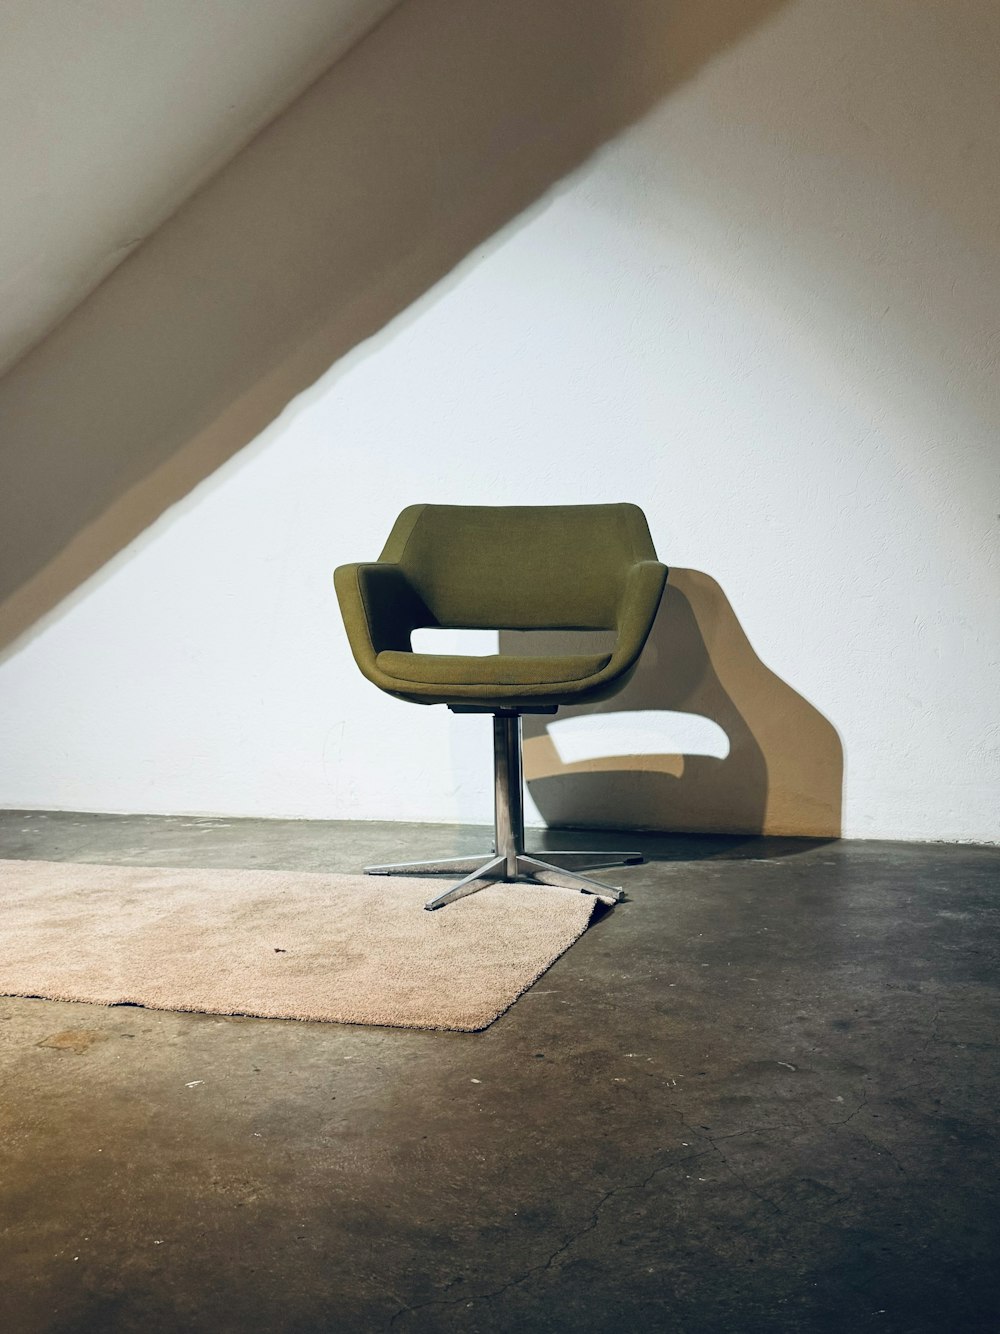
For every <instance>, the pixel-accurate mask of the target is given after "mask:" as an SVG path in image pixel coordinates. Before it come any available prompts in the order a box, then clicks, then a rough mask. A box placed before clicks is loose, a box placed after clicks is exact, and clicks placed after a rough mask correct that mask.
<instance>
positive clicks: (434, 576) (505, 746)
mask: <svg viewBox="0 0 1000 1334" xmlns="http://www.w3.org/2000/svg"><path fill="white" fill-rule="evenodd" d="M666 577H667V570H666V567H665V566H664V565H661V564H660V563H659V562H658V561H657V559H656V552H655V551H654V549H653V543H652V539H651V538H650V535H649V528H648V526H647V524H646V519H645V516H644V515H643V513H642V511H641V510H640V509H639V508H638V507H637V506H635V505H624V504H623V505H512V506H485V505H411V506H409V507H408V508H407V509H405V510H404V511H403V512H402V514H401V515H400V516H399V518H398V519H397V520H396V522H395V524H394V526H393V529H392V532H391V533H390V534H389V539H388V541H387V542H386V544H385V548H384V550H383V551H382V554H381V556H380V557H379V559H378V560H377V561H374V562H371V563H366V564H358V565H342V566H341V567H340V568H339V569H338V570H336V571H335V573H334V581H335V584H336V589H337V596H338V598H339V601H340V607H341V611H342V613H343V617H344V625H345V628H346V630H347V636H348V640H349V641H350V645H351V650H352V652H353V654H354V658H355V661H356V662H357V664H358V667H359V668H360V669H361V671H362V673H363V674H364V675H365V676H366V677H367V678H368V680H369V681H371V682H373V684H375V685H377V686H378V687H379V688H380V689H381V690H385V691H386V692H387V693H388V694H390V695H394V696H395V697H396V698H397V699H404V700H408V701H409V702H410V703H413V704H446V705H447V706H448V707H449V708H450V709H452V710H453V711H454V712H456V713H492V714H493V715H494V776H495V789H496V846H495V848H494V851H493V853H492V855H491V856H490V857H488V858H486V859H485V860H484V858H465V857H463V858H452V859H446V860H442V861H437V862H407V863H400V864H397V865H386V866H370V867H368V868H367V870H368V872H369V874H372V875H393V874H395V875H402V874H408V875H463V879H462V880H461V881H460V882H459V883H458V884H456V885H453V886H452V887H451V888H450V889H448V890H446V891H445V892H444V893H443V894H440V895H438V897H437V898H435V899H432V900H431V901H430V902H429V903H428V904H427V905H426V906H427V908H428V909H433V908H439V907H442V906H443V905H444V904H446V903H451V902H454V900H455V899H457V898H461V897H462V896H463V895H464V894H469V893H472V892H474V891H475V890H476V889H479V888H481V886H482V884H483V883H485V882H489V881H491V880H516V879H522V878H527V879H532V880H537V881H540V882H541V883H552V884H559V885H563V886H566V887H569V888H573V889H578V890H581V891H582V892H584V893H592V894H599V895H602V896H609V895H610V896H611V897H612V898H620V897H621V893H620V890H618V889H617V888H615V887H613V886H610V885H604V884H602V883H600V882H598V881H595V880H591V879H590V878H589V877H587V876H584V875H581V874H579V871H581V870H583V869H587V868H590V867H593V866H598V865H600V866H608V865H615V864H621V863H625V862H636V861H641V860H642V858H641V856H639V855H638V854H635V853H622V854H616V853H608V854H600V853H586V852H560V853H556V852H551V853H550V852H547V853H546V858H547V859H548V860H546V861H541V860H540V859H538V858H537V857H533V856H531V855H529V854H528V853H526V852H525V850H524V818H523V779H522V769H521V715H522V714H523V713H554V712H555V711H556V709H557V708H558V707H559V705H560V704H570V703H572V704H582V703H588V702H590V701H594V700H599V699H604V698H606V697H607V696H609V695H612V694H614V693H615V692H616V691H617V690H619V689H620V688H621V687H622V686H623V685H624V684H625V682H626V681H627V680H628V679H629V677H630V676H631V674H632V672H633V671H634V670H635V667H636V665H637V663H638V660H639V654H640V653H641V652H642V648H643V645H644V644H645V642H646V639H647V637H648V635H649V631H650V628H651V627H652V624H653V619H654V617H655V615H656V611H657V607H658V606H659V602H660V598H661V596H662V593H663V587H664V584H665V582H666ZM428 626H438V627H448V628H452V629H457V628H463V629H492V630H541V629H545V630H560V629H562V630H611V631H614V633H615V640H614V644H613V646H612V647H611V649H610V651H609V652H607V653H601V654H592V653H589V654H566V655H561V656H554V657H548V656H538V657H534V656H531V657H528V656H523V657H522V656H512V655H506V654H504V655H501V654H493V655H491V656H488V657H464V656H449V655H445V654H431V653H415V652H414V651H413V649H412V647H411V643H410V636H411V635H412V633H413V631H414V630H416V629H419V628H422V627H428Z"/></svg>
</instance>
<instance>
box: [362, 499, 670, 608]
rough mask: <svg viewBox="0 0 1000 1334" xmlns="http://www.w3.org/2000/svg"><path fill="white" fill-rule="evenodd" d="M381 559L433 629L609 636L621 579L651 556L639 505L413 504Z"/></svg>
mask: <svg viewBox="0 0 1000 1334" xmlns="http://www.w3.org/2000/svg"><path fill="white" fill-rule="evenodd" d="M380 560H382V561H390V562H394V563H398V565H399V566H400V568H401V569H402V570H403V572H404V573H405V575H406V577H407V579H408V580H409V581H410V583H411V584H412V585H413V587H414V588H415V589H416V591H417V592H418V593H419V595H420V597H421V598H422V599H423V601H424V603H425V604H426V606H427V608H428V610H429V611H430V613H431V615H432V616H433V618H434V623H436V624H437V625H439V626H445V627H448V628H456V629H457V628H463V629H491V630H533V629H541V628H544V629H566V630H610V629H614V627H615V623H616V612H617V607H618V602H619V597H620V594H621V590H622V586H623V582H624V578H625V574H626V571H627V570H628V569H629V567H630V566H632V565H634V564H635V563H636V562H637V561H643V560H656V552H655V551H654V548H653V541H652V538H651V537H650V535H649V527H648V525H647V523H646V518H645V515H644V514H643V512H642V510H641V509H639V507H638V506H637V505H628V504H621V505H496V506H493V505H411V506H409V507H408V508H407V509H405V510H404V511H403V512H402V514H401V515H400V516H399V518H398V519H397V520H396V523H395V524H394V526H393V529H392V532H391V533H390V535H389V540H388V541H387V542H386V545H385V549H384V550H383V552H382V555H381V557H380Z"/></svg>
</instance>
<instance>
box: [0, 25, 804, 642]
mask: <svg viewBox="0 0 1000 1334" xmlns="http://www.w3.org/2000/svg"><path fill="white" fill-rule="evenodd" d="M784 3H785V0H697V3H696V2H695V0H629V2H628V3H625V4H623V3H621V0H546V3H545V4H538V3H537V0H504V2H503V3H483V4H475V5H471V4H455V3H454V2H453V0H406V3H404V4H402V5H401V6H399V7H398V8H397V9H395V10H393V11H392V12H391V13H390V15H389V16H388V18H387V19H385V20H384V21H383V22H382V23H381V24H380V25H379V26H378V27H377V28H376V29H375V30H374V31H373V32H372V33H371V34H369V36H368V37H366V38H365V39H364V40H362V41H361V42H360V43H359V44H358V45H357V46H355V47H354V48H353V49H352V50H351V51H350V52H349V53H348V55H347V56H346V57H344V58H343V59H342V60H341V61H339V62H338V63H337V64H336V65H335V66H334V67H333V68H332V69H331V70H330V71H329V72H328V73H327V74H326V75H324V76H323V77H322V78H321V79H320V80H319V81H318V82H317V83H315V84H314V85H313V86H312V87H311V88H310V89H309V90H308V91H307V92H306V93H305V94H304V95H303V96H302V97H301V98H300V99H299V100H298V101H297V102H296V103H295V104H294V105H293V106H292V107H291V108H289V109H288V110H287V111H286V112H284V113H283V114H282V115H281V116H280V117H278V119H277V120H275V121H274V122H273V123H272V124H271V125H270V126H269V127H268V128H267V129H266V130H264V131H263V132H262V133H261V134H260V135H258V137H257V138H256V139H255V140H253V142H252V143H250V144H249V145H248V146H247V147H246V148H245V149H243V150H242V151H241V152H240V153H239V154H238V155H237V156H236V157H235V158H234V159H233V160H232V162H231V163H230V164H229V165H228V166H227V167H226V168H225V169H224V170H223V171H221V172H220V173H219V174H218V175H217V176H215V177H214V178H213V179H212V180H211V181H210V182H209V183H208V184H207V185H206V186H205V187H204V188H203V189H202V190H201V191H199V192H198V193H197V194H196V195H195V196H194V197H193V198H191V199H190V200H189V201H188V202H187V203H186V204H185V205H184V206H183V207H182V208H181V209H180V210H179V211H178V212H177V213H175V214H174V215H173V216H172V217H171V218H170V219H169V220H168V221H167V222H166V223H165V224H164V225H163V226H162V227H161V228H160V229H159V230H158V231H157V232H156V233H155V234H154V235H153V236H152V237H150V238H149V239H148V240H147V241H146V242H145V244H143V245H142V246H141V247H140V248H139V249H138V250H136V251H135V253H134V254H132V255H131V256H129V258H128V259H126V260H125V261H124V262H123V263H122V264H121V265H120V266H119V267H118V268H117V269H116V270H115V271H114V272H113V273H112V274H111V275H110V276H109V277H108V278H107V279H106V280H105V281H104V282H103V283H102V284H101V285H100V286H99V287H98V288H97V289H96V290H95V291H94V292H93V293H92V294H91V295H90V296H89V297H88V298H87V299H86V300H85V301H84V302H83V303H82V304H81V305H80V306H78V307H77V308H76V310H74V311H73V312H72V313H71V314H70V315H69V316H68V317H67V318H66V319H65V320H64V321H63V322H62V324H60V325H59V326H58V327H57V328H56V329H55V330H54V331H53V332H52V333H51V334H50V335H49V336H48V337H47V338H46V339H44V340H43V341H42V342H41V343H40V344H39V345H38V346H37V347H35V348H34V349H33V350H32V351H31V352H30V353H29V354H28V355H26V356H25V357H24V358H23V359H22V360H21V361H20V362H18V363H17V364H16V365H15V366H14V367H13V368H12V369H11V371H10V372H9V373H8V374H7V375H6V376H5V377H4V378H3V380H0V438H2V441H3V445H2V461H0V467H2V476H0V647H3V646H5V645H6V646H8V647H9V646H12V645H15V644H16V642H17V640H18V639H19V637H21V636H23V635H24V634H26V633H27V632H28V631H29V630H30V629H31V628H32V626H34V625H36V624H37V623H38V621H39V620H40V618H42V617H44V616H45V615H46V613H48V612H50V611H51V610H52V609H53V608H54V607H56V606H57V605H58V604H59V603H60V602H61V601H62V600H63V599H64V598H66V597H67V596H68V595H69V594H70V593H72V592H73V591H74V590H75V589H76V588H77V587H78V586H79V585H80V584H82V583H83V582H84V581H85V580H86V579H87V578H88V577H89V576H91V575H92V574H94V573H95V572H96V571H97V570H98V569H100V568H101V566H102V565H103V564H105V563H106V562H107V561H108V560H109V559H111V558H112V557H113V556H114V555H116V554H117V553H118V552H119V551H120V550H122V548H123V547H125V546H126V545H127V544H128V543H129V542H130V541H131V540H133V539H134V538H135V537H136V536H138V535H139V534H140V533H141V532H142V531H143V530H144V529H145V528H146V527H148V525H149V524H150V523H152V522H153V521H154V520H155V519H156V518H157V517H158V516H159V515H160V514H162V513H163V511H164V510H165V509H167V508H168V507H169V506H170V505H171V504H173V503H175V502H176V501H178V500H180V499H181V498H182V497H183V496H185V495H186V494H187V493H188V492H189V491H190V490H191V489H192V488H193V487H194V486H196V485H197V484H198V483H199V482H200V481H202V480H203V479H204V478H205V477H207V476H208V475H209V474H210V473H211V472H212V471H214V469H216V468H217V467H219V466H220V465H221V464H222V463H223V462H225V460H226V459H228V458H230V457H231V456H232V455H233V454H234V453H236V452H237V451H238V450H239V449H241V448H242V447H243V446H244V445H246V444H247V443H248V442H249V441H251V440H252V439H253V438H254V437H255V436H256V435H258V434H259V433H260V432H261V431H262V430H263V429H264V427H266V426H267V425H268V424H269V423H270V422H271V421H273V420H274V418H275V417H276V416H277V415H278V413H279V412H280V411H281V410H282V408H283V407H285V405H286V404H287V403H288V402H289V401H290V400H291V399H292V398H293V397H294V396H295V395H296V394H298V393H300V392H301V391H302V390H304V389H306V388H307V387H308V386H309V385H311V384H312V383H314V382H315V380H316V379H317V378H318V377H319V376H320V375H322V374H323V373H324V372H325V371H326V370H328V369H329V367H330V366H331V365H332V364H333V363H334V362H335V361H337V360H338V359H339V358H341V357H342V356H344V355H345V354H346V353H347V352H349V351H350V350H351V349H352V348H353V347H355V346H356V345H357V344H358V343H359V342H361V341H362V340H364V339H366V338H368V337H370V336H371V335H373V334H374V333H376V332H377V331H378V330H379V329H381V328H382V327H383V326H384V325H385V324H386V323H387V322H388V321H389V320H390V319H392V318H393V317H394V316H396V315H398V314H399V313H400V312H401V311H403V310H404V309H406V307H407V306H409V305H410V304H411V303H412V302H414V301H415V300H416V299H417V298H418V297H420V296H421V295H422V294H423V293H424V292H426V291H427V289H428V288H430V287H431V286H432V285H433V284H434V283H435V282H437V281H439V280H440V279H441V278H442V277H444V276H445V275H446V274H447V273H448V272H449V271H450V270H451V269H453V268H454V267H455V266H456V264H458V263H459V262H460V261H461V260H462V259H464V258H465V257H466V256H467V255H468V254H469V253H470V251H472V250H474V248H475V247H476V246H477V245H478V244H481V243H482V242H483V241H484V240H485V239H486V238H488V237H489V236H491V235H492V234H493V233H495V232H496V231H497V230H498V229H499V228H500V227H501V226H503V225H504V224H505V223H507V222H509V221H510V220H511V219H512V218H513V217H515V216H516V215H517V214H519V213H520V212H522V211H523V210H524V209H525V208H526V207H528V206H529V205H530V204H532V203H533V202H534V201H536V200H537V199H539V197H540V196H542V195H543V194H544V193H545V191H546V190H548V189H549V188H550V187H551V186H552V185H553V184H554V183H555V182H557V181H558V180H560V178H562V177H564V176H565V175H566V174H567V173H568V172H570V171H571V170H573V169H574V168H575V167H577V166H578V165H579V164H580V163H581V162H583V161H584V160H585V159H586V158H587V157H588V155H589V154H591V153H592V152H593V151H594V150H595V149H596V148H598V147H599V146H600V145H601V144H602V143H604V142H606V141H607V140H609V139H610V138H611V137H613V136H614V135H615V134H616V133H618V132H619V131H621V130H622V129H623V128H625V127H626V126H627V125H629V124H630V123H632V122H633V121H635V120H636V119H637V118H638V117H640V116H641V115H642V114H643V113H644V112H645V111H646V110H648V109H649V108H650V107H652V106H653V105H655V104H656V103H657V102H659V101H660V100H661V99H662V98H664V97H665V96H667V95H668V94H669V93H670V92H671V90H672V89H675V88H676V87H678V86H679V85H680V84H681V83H683V82H684V80H686V79H689V78H690V77H691V76H693V75H694V74H695V73H696V72H697V71H698V70H699V69H700V68H701V67H702V66H703V65H704V64H705V63H706V62H707V61H709V60H711V59H712V57H713V56H714V55H716V54H717V53H718V52H720V51H722V50H724V49H725V48H727V47H729V46H731V45H733V44H734V43H736V42H738V41H739V40H740V39H741V38H742V37H744V36H745V35H746V34H747V33H748V32H749V31H750V30H752V29H753V28H754V27H755V26H756V25H758V24H760V23H761V22H763V21H764V20H766V19H767V18H768V17H769V16H770V15H771V14H772V13H774V12H775V11H777V10H778V9H780V8H781V7H782V6H783V4H784Z"/></svg>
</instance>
